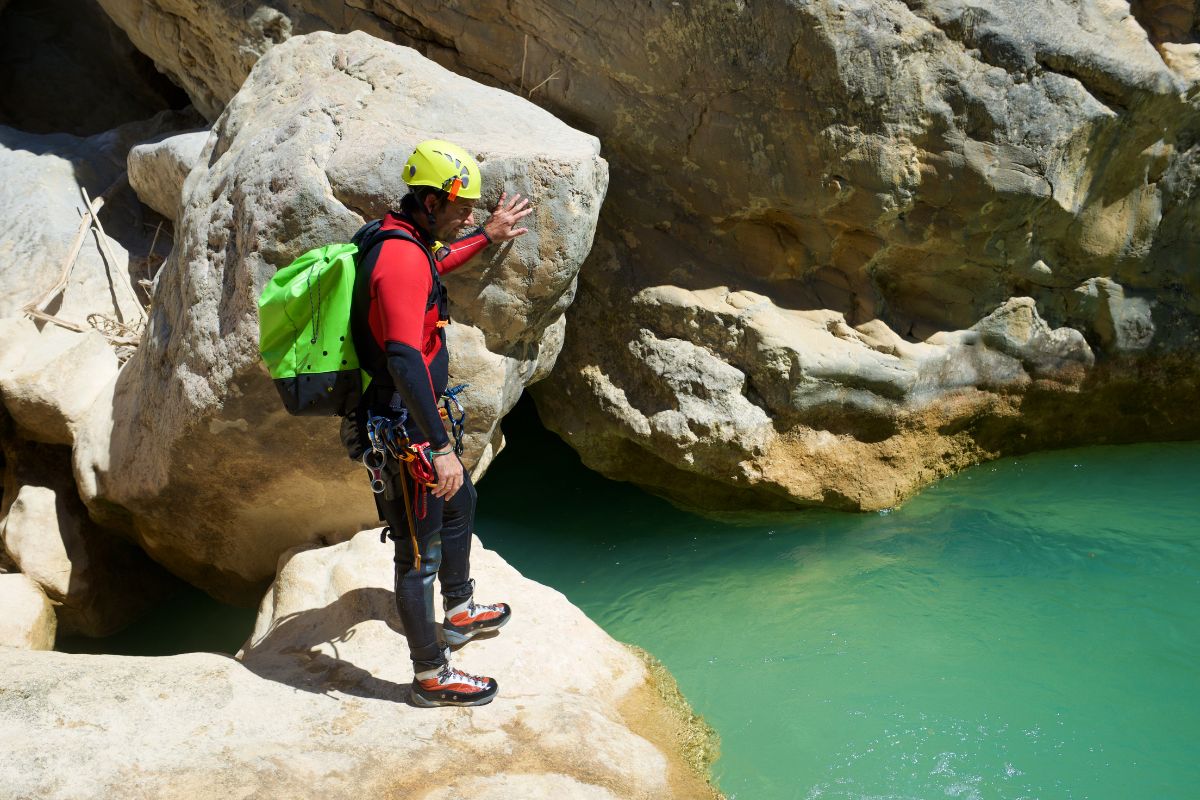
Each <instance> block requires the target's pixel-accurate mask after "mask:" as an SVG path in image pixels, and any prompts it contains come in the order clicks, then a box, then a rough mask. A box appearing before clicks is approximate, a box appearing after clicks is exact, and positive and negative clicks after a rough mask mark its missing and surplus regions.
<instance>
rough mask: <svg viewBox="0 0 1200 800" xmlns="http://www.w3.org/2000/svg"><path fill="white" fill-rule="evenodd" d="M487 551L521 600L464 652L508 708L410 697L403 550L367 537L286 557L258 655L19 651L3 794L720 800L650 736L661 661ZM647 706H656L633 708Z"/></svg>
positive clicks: (2, 724)
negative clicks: (400, 578) (500, 626)
mask: <svg viewBox="0 0 1200 800" xmlns="http://www.w3.org/2000/svg"><path fill="white" fill-rule="evenodd" d="M475 557H476V558H475V564H476V566H477V573H478V577H479V580H480V586H481V589H482V588H483V587H486V589H487V591H488V592H489V596H492V595H493V594H496V595H497V596H499V595H503V596H505V597H507V598H509V599H510V600H511V602H512V603H513V604H514V616H513V620H512V622H511V623H510V624H509V625H508V626H506V627H505V629H504V630H503V631H502V632H501V633H500V635H499V636H497V637H495V638H492V639H487V640H477V641H474V642H472V643H471V644H470V645H468V646H467V647H465V648H463V649H461V650H460V651H459V652H458V653H457V654H456V658H457V659H458V661H459V663H461V664H462V666H463V667H464V668H486V669H487V670H488V671H489V672H490V673H491V674H494V675H496V677H497V680H498V681H499V682H500V687H501V688H500V694H499V696H498V697H497V698H496V700H495V701H493V702H492V703H491V704H490V705H487V706H481V707H478V708H447V709H417V708H414V707H411V706H409V705H408V704H407V702H406V698H407V695H408V691H409V690H408V684H409V683H410V681H411V677H412V675H411V668H410V665H409V663H408V661H407V658H405V657H404V654H405V652H406V648H405V644H404V641H403V637H402V635H401V634H400V633H399V632H397V630H396V629H395V628H396V627H398V625H399V622H398V620H397V618H396V615H395V611H394V606H393V595H392V591H391V580H392V579H391V574H392V565H391V557H390V547H389V546H384V545H381V544H380V543H379V539H378V536H377V534H376V532H374V531H367V532H364V533H361V534H359V535H358V536H356V537H354V538H353V539H352V540H351V541H349V542H345V543H343V544H340V545H335V546H332V547H328V548H323V549H316V550H297V551H292V552H290V553H288V554H287V555H286V556H285V557H284V558H283V559H282V562H281V570H280V577H279V579H278V580H277V582H276V584H275V586H274V587H273V589H272V590H271V592H270V593H269V594H268V596H267V598H266V599H265V600H264V604H263V607H262V613H261V615H260V617H259V620H258V624H257V626H256V630H255V633H254V635H253V636H252V637H251V640H250V641H249V642H248V643H247V647H246V650H245V652H244V653H243V654H242V655H241V659H242V661H241V662H239V661H236V660H233V659H229V658H225V657H221V656H216V655H212V654H207V653H193V654H189V655H183V656H173V657H165V658H120V657H113V656H66V655H63V654H59V653H49V654H25V653H20V652H17V651H13V652H6V653H5V654H4V655H2V656H0V684H2V685H3V686H5V687H6V691H5V692H0V747H3V749H4V752H5V753H6V758H5V759H4V760H3V762H2V763H0V785H3V786H5V787H6V788H7V789H8V790H9V791H10V792H13V793H14V794H15V795H16V796H18V797H20V796H36V797H43V798H47V799H48V800H51V799H53V798H66V797H73V798H80V797H105V796H112V795H113V794H121V795H137V796H148V797H149V796H153V797H171V796H179V797H183V796H186V797H189V798H194V799H195V800H210V799H218V798H219V799H220V800H224V799H225V798H228V797H230V796H244V797H251V796H255V797H288V796H292V797H296V796H305V797H311V796H320V797H323V798H330V800H338V799H339V798H361V797H412V798H428V799H430V800H432V799H433V798H437V799H438V800H445V799H446V798H450V797H472V798H475V797H479V798H492V797H495V798H499V797H506V798H510V797H521V798H541V797H545V798H550V797H555V798H557V797H572V798H573V797H579V798H586V799H588V800H591V799H592V798H595V800H601V798H605V799H607V798H622V799H626V798H639V799H641V800H652V799H653V800H658V798H680V800H684V798H686V799H687V800H694V799H696V798H704V797H713V796H714V793H713V792H712V790H711V789H709V788H708V787H707V786H706V785H705V783H704V781H703V779H702V778H698V777H696V776H694V775H692V774H690V773H688V772H687V770H686V768H685V767H684V766H683V764H682V763H681V759H680V756H679V754H678V753H676V752H674V751H672V750H670V749H666V748H664V747H663V745H662V744H661V743H652V742H651V741H649V740H647V739H646V738H644V737H643V736H642V735H640V734H641V732H642V731H644V730H646V729H647V728H648V727H653V723H654V722H655V720H654V719H649V718H648V717H647V716H646V715H647V714H652V715H657V714H660V713H662V714H666V713H667V712H666V709H665V707H664V706H663V704H662V702H661V701H658V700H657V695H656V694H653V691H654V690H653V689H652V688H651V687H650V686H649V685H648V684H647V674H646V672H645V670H644V668H643V666H642V664H641V661H640V660H639V659H638V658H636V657H635V656H633V655H632V654H631V653H630V652H629V651H628V650H626V649H625V648H624V647H622V646H621V645H619V644H618V643H616V642H614V641H613V640H611V639H610V638H608V637H607V636H606V635H605V634H604V633H603V632H601V631H600V629H599V628H598V627H596V626H595V625H594V624H593V623H591V622H590V621H589V620H587V618H586V617H584V615H583V614H582V613H580V612H579V611H578V610H577V609H575V608H573V607H572V606H571V605H570V604H569V603H568V602H567V601H566V599H565V598H564V597H563V596H562V595H561V594H559V593H558V592H555V591H553V590H551V589H549V588H546V587H544V586H540V585H538V584H535V583H533V582H531V581H528V580H525V579H523V578H521V577H520V576H519V575H518V574H517V573H516V572H515V571H514V570H513V569H512V568H511V567H509V566H508V565H507V564H505V563H504V562H503V561H501V560H500V558H499V557H498V556H496V555H495V554H494V553H491V552H489V551H486V550H481V549H477V550H476V552H475ZM547 626H554V627H552V628H551V627H547ZM547 630H555V631H556V632H557V633H556V635H555V636H553V637H548V636H546V635H545V632H546V631H547ZM37 656H40V657H37ZM645 692H650V694H641V693H645ZM634 697H638V698H640V699H639V701H638V702H637V703H636V705H638V706H640V707H642V708H643V709H646V710H643V711H642V712H641V716H637V715H634V716H625V715H623V714H622V713H621V710H620V709H622V708H629V707H632V706H631V705H627V700H630V699H632V698H634ZM114 735H120V736H121V737H122V738H121V741H122V746H121V747H119V748H113V747H111V746H106V743H109V744H110V743H111V742H112V741H113V738H112V737H113V736H114ZM96 752H104V754H105V755H104V758H102V759H98V758H95V757H94V756H92V757H89V756H87V755H83V756H81V755H80V754H94V753H96ZM81 758H85V759H86V764H87V768H86V769H83V768H81V766H82V765H81V763H80V759H81ZM471 765H479V766H478V768H473V767H472V766H471Z"/></svg>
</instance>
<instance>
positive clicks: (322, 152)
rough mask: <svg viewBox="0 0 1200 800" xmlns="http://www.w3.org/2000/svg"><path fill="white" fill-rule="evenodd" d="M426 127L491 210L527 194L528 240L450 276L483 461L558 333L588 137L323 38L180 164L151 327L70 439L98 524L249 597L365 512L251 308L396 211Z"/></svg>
mask: <svg viewBox="0 0 1200 800" xmlns="http://www.w3.org/2000/svg"><path fill="white" fill-rule="evenodd" d="M433 135H438V136H444V137H445V138H449V139H453V140H455V141H456V142H458V143H460V144H461V145H462V146H464V147H466V148H467V149H468V150H469V151H470V152H472V153H475V154H476V155H477V158H479V160H480V161H482V162H483V163H482V170H483V175H484V185H483V187H482V191H483V197H482V200H481V202H480V206H481V207H483V208H491V207H492V205H493V204H494V203H495V202H496V201H497V199H498V198H499V196H500V194H501V192H503V191H507V192H508V193H509V194H512V193H513V192H519V193H520V194H522V195H527V196H532V197H533V198H534V206H535V209H536V211H535V213H534V215H533V216H531V217H530V218H529V220H530V226H529V227H530V228H531V232H530V233H529V234H528V235H526V236H523V237H521V238H520V239H518V240H516V241H515V242H513V243H511V244H506V245H505V246H503V247H499V248H495V249H492V250H490V251H488V253H487V254H486V255H485V256H484V257H482V258H481V259H480V261H479V262H478V263H477V265H475V266H472V267H468V268H464V269H462V270H460V272H459V273H455V274H453V275H451V276H449V277H448V280H447V286H448V288H449V291H450V299H451V311H452V314H453V317H454V320H455V324H453V325H451V326H450V328H449V342H450V353H451V365H450V371H451V375H452V380H453V381H455V382H457V381H465V382H469V383H470V384H471V388H470V389H469V390H468V393H467V394H466V400H467V403H468V405H469V408H470V417H469V420H468V426H467V432H466V451H465V455H464V460H465V461H466V462H467V464H468V466H470V467H472V468H473V469H474V470H475V472H476V474H478V473H479V472H480V471H481V470H482V469H483V468H484V467H486V465H487V462H488V461H489V460H490V458H491V457H492V456H493V455H494V454H495V452H496V451H497V450H498V449H499V447H500V443H501V437H500V432H499V427H498V422H499V420H500V417H501V416H502V415H503V414H504V413H505V412H507V411H508V410H509V409H510V408H511V407H512V406H513V405H514V404H515V403H516V401H517V399H518V398H519V396H520V394H521V392H522V391H523V389H524V387H525V386H526V385H528V384H529V383H530V382H532V381H535V380H537V379H539V378H541V377H543V376H544V375H545V374H546V373H547V372H548V371H549V370H550V368H551V367H552V366H553V364H554V360H555V358H556V356H557V354H558V351H559V348H560V347H561V345H562V340H563V325H564V322H563V311H564V310H565V309H566V307H567V305H568V304H569V303H570V301H571V297H572V296H573V293H574V288H575V281H576V274H577V272H578V270H579V267H580V265H581V264H582V262H583V260H584V258H585V257H586V255H587V253H588V250H589V248H590V247H591V241H592V235H593V233H594V230H595V224H596V219H597V215H598V213H599V207H600V203H601V201H602V199H603V197H604V191H605V187H606V185H607V167H606V165H605V162H604V161H603V160H602V159H601V158H600V157H599V143H598V142H597V141H596V139H595V138H593V137H591V136H588V135H586V134H582V133H579V132H578V131H575V130H573V129H571V128H569V127H568V126H566V125H564V124H563V123H562V122H560V121H558V120H556V119H555V118H554V117H552V116H551V115H550V114H548V113H546V112H544V111H542V110H541V109H538V108H537V107H536V106H533V105H532V104H530V103H528V102H526V101H524V100H522V99H520V98H518V97H515V96H513V95H511V94H508V93H506V92H502V91H499V90H496V89H489V88H485V87H483V86H480V85H478V84H475V83H473V82H471V81H469V80H466V79H464V78H460V77H458V76H456V75H454V74H452V73H450V72H447V71H446V70H444V69H442V68H441V67H438V66H437V65H436V64H433V63H431V62H429V61H426V60H425V59H423V58H421V57H420V56H419V55H418V54H417V53H415V52H413V51H411V50H408V49H406V48H401V47H397V46H395V45H390V44H387V43H385V42H381V41H379V40H376V39H373V38H372V37H370V36H367V35H365V34H351V35H349V36H334V35H332V34H314V35H312V36H308V37H303V38H296V39H292V40H290V41H289V42H287V43H286V44H284V45H281V46H279V47H277V48H275V49H273V50H271V51H270V52H269V53H268V54H267V55H266V56H264V57H263V58H262V60H260V61H259V62H258V64H257V65H256V66H255V69H254V72H253V74H252V75H251V76H250V78H249V79H248V80H247V81H246V83H245V85H244V86H243V87H242V89H241V91H240V92H239V93H238V95H237V97H236V98H234V99H233V101H232V102H231V103H230V104H229V106H228V107H227V108H226V110H225V112H224V113H223V115H222V116H221V118H220V119H219V120H218V121H217V123H216V125H215V126H214V129H213V135H212V136H211V137H210V138H209V139H208V141H207V144H206V146H205V150H204V153H203V155H202V158H201V161H202V166H200V167H197V168H196V169H193V170H192V172H191V174H190V175H189V176H188V179H187V182H186V184H185V189H184V192H185V196H184V202H183V211H182V216H181V219H180V220H179V224H178V228H177V231H176V246H175V249H174V251H173V252H172V255H171V257H170V259H169V260H168V262H167V264H166V265H165V266H164V267H163V269H162V272H161V273H160V275H159V278H158V280H157V282H156V286H155V291H154V301H153V313H152V316H151V320H150V324H149V328H148V331H147V333H146V335H145V337H144V339H143V341H142V343H141V345H140V347H139V349H138V352H137V354H136V356H134V358H133V359H132V360H131V361H130V362H129V363H128V365H126V366H125V368H124V369H123V370H122V371H121V373H120V376H119V378H118V379H117V380H116V381H115V383H113V384H111V385H110V387H109V388H108V390H107V391H106V393H105V394H104V395H103V397H102V399H101V400H100V401H99V402H98V403H97V404H96V406H95V407H94V408H93V410H92V413H91V416H89V421H88V422H87V423H85V424H84V426H83V428H84V429H85V430H82V431H81V432H80V433H79V436H78V440H77V442H76V447H75V458H76V471H77V475H78V479H79V485H80V491H81V493H82V495H83V497H84V499H85V500H86V501H87V502H88V504H89V506H90V507H91V509H92V511H93V513H94V514H95V515H96V516H97V517H99V518H101V519H105V520H109V521H110V522H111V523H112V524H118V525H122V526H124V525H127V524H128V525H132V526H133V528H134V529H135V530H136V534H137V536H138V539H139V540H140V541H141V542H142V543H143V545H144V546H145V548H146V549H147V551H148V552H150V553H151V554H152V555H153V556H154V558H155V559H156V560H158V561H160V562H161V563H163V564H165V565H167V566H168V567H169V568H170V569H172V570H173V571H175V572H176V573H178V574H179V575H181V576H182V577H184V578H186V579H187V580H189V581H191V582H193V583H195V584H197V585H199V586H202V587H204V588H205V589H207V590H209V591H210V592H213V593H215V594H217V595H218V596H220V597H223V598H226V599H230V600H236V601H243V602H245V601H250V600H252V599H254V598H257V596H258V592H259V591H261V588H262V586H263V585H264V583H265V581H267V580H268V579H270V577H271V576H273V575H274V571H275V561H276V559H277V557H278V555H279V553H281V552H282V551H284V550H286V549H288V548H289V547H292V546H294V545H296V544H300V543H304V542H314V541H318V540H321V539H322V538H324V539H325V540H329V539H330V538H331V537H337V536H339V535H345V534H347V533H350V532H353V531H355V530H359V529H361V527H362V526H363V525H364V524H373V523H374V522H375V520H376V519H377V517H376V511H375V506H374V503H373V501H372V499H371V495H370V492H369V491H368V489H367V486H366V481H365V480H364V479H363V474H362V469H361V467H357V468H356V467H355V465H353V464H351V463H350V462H349V461H348V460H347V459H346V456H345V452H344V451H343V450H342V449H341V447H340V445H339V444H338V436H337V424H338V421H337V420H336V419H332V418H331V419H297V418H292V417H289V416H288V415H287V414H286V413H285V411H284V409H283V406H282V404H281V403H280V401H279V398H278V396H277V394H276V392H275V390H274V388H273V387H272V385H271V382H270V380H269V378H268V376H267V373H266V371H265V369H264V368H263V366H262V365H261V363H260V360H259V355H258V313H257V307H256V301H257V298H258V295H259V293H260V291H261V290H262V287H263V286H264V284H265V283H266V282H267V280H268V279H269V278H270V277H271V276H272V275H273V274H274V272H275V271H276V270H277V269H278V268H279V267H281V266H284V265H286V264H287V263H288V262H290V261H291V260H292V259H294V258H295V257H297V256H299V255H300V254H301V253H303V252H305V251H306V250H308V249H310V248H313V247H316V246H319V245H322V244H326V243H329V242H337V241H348V240H349V238H350V236H351V235H352V234H353V233H354V231H355V230H356V229H357V228H358V227H359V226H360V225H361V224H362V223H363V221H364V220H365V219H370V218H373V217H377V216H380V215H381V214H382V213H383V212H385V211H386V210H387V209H388V208H389V207H395V206H396V205H397V204H398V202H399V199H400V197H401V196H402V194H403V193H404V192H405V191H406V187H405V186H404V184H403V183H402V182H401V180H400V168H401V166H402V165H403V163H404V161H405V159H406V158H407V156H408V154H409V153H410V152H411V150H412V148H413V146H414V145H415V144H416V143H417V142H418V141H420V140H421V139H423V138H426V137H429V136H433ZM231 487H236V491H231Z"/></svg>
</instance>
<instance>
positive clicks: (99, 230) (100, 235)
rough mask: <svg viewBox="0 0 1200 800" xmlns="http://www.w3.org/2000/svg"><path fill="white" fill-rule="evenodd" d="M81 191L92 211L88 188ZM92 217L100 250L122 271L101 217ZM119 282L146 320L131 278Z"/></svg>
mask: <svg viewBox="0 0 1200 800" xmlns="http://www.w3.org/2000/svg"><path fill="white" fill-rule="evenodd" d="M79 191H80V192H82V193H83V201H84V204H85V205H86V207H87V208H88V209H89V213H90V210H91V205H92V201H91V198H90V197H88V193H87V189H85V188H83V187H82V186H80V187H79ZM91 217H92V223H93V224H94V225H95V229H96V241H97V242H99V243H100V250H101V252H102V253H103V255H104V257H105V258H107V259H108V263H109V267H110V268H111V269H112V270H113V271H114V272H117V273H121V270H120V268H119V265H120V262H119V261H117V258H116V256H114V255H113V252H112V249H111V248H110V247H109V245H108V234H106V233H105V232H104V226H103V225H101V224H100V217H98V216H96V215H95V214H91ZM127 272H128V267H127V268H126V273H127ZM125 277H126V278H128V277H129V276H128V275H127V274H126V275H125ZM117 283H120V284H121V285H122V286H123V287H124V288H125V290H126V291H127V292H128V293H129V296H130V297H131V298H132V299H133V305H134V307H135V308H136V309H137V311H138V316H139V317H141V318H142V321H145V320H146V309H144V308H142V301H141V300H140V299H139V298H138V296H137V292H135V291H134V289H133V284H131V283H130V282H129V280H118V281H117ZM115 310H116V312H117V314H118V315H120V316H121V317H122V321H124V314H121V309H120V308H117V309H115Z"/></svg>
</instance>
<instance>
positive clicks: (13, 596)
mask: <svg viewBox="0 0 1200 800" xmlns="http://www.w3.org/2000/svg"><path fill="white" fill-rule="evenodd" d="M0 610H2V611H3V613H0V648H5V647H14V648H18V649H21V650H53V649H54V633H55V621H54V608H53V607H52V606H51V605H50V600H49V599H47V597H46V595H45V594H44V593H43V592H42V590H41V588H40V587H39V586H38V585H37V584H36V583H34V582H33V581H32V580H30V579H29V577H28V576H26V575H22V574H20V573H12V574H5V575H0ZM3 658H4V652H3V650H2V649H0V659H3Z"/></svg>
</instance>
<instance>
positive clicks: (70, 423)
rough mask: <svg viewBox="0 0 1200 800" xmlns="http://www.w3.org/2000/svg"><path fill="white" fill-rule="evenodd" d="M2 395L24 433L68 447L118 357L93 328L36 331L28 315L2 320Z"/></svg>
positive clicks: (112, 372)
mask: <svg viewBox="0 0 1200 800" xmlns="http://www.w3.org/2000/svg"><path fill="white" fill-rule="evenodd" d="M0 336H3V338H4V342H5V352H6V355H5V356H4V357H3V358H0V399H2V400H3V403H4V407H5V408H6V409H7V410H8V413H9V415H10V416H11V417H12V418H13V420H14V421H15V422H16V423H17V425H19V426H20V429H21V432H22V434H23V435H24V436H25V437H26V438H28V439H32V440H34V441H39V442H47V443H49V444H66V445H69V444H71V443H72V442H74V440H75V428H76V426H78V424H79V422H80V420H81V419H82V418H83V416H84V415H85V414H86V413H87V411H88V410H89V409H90V408H91V407H92V405H93V404H94V403H95V401H96V398H97V396H98V394H99V393H100V391H101V390H102V388H103V387H104V385H105V384H107V383H109V382H110V381H112V380H114V379H115V378H116V376H117V367H118V365H117V356H116V354H115V353H114V352H113V349H112V347H111V346H110V345H109V343H108V342H107V341H106V340H105V339H104V337H103V336H101V335H100V334H99V333H98V332H96V331H95V330H89V331H88V332H87V333H76V332H74V331H69V330H65V329H63V328H58V327H55V326H50V327H49V328H48V329H47V330H44V331H38V329H37V326H36V325H34V323H33V322H32V321H30V320H28V319H24V318H22V319H6V320H0Z"/></svg>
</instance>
